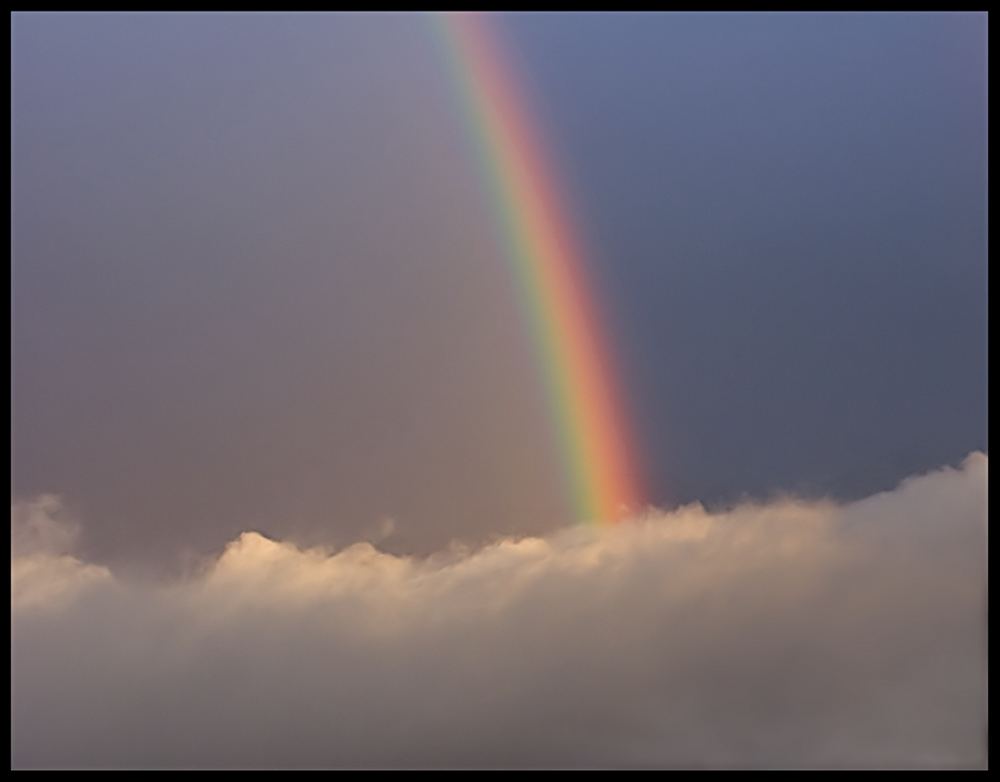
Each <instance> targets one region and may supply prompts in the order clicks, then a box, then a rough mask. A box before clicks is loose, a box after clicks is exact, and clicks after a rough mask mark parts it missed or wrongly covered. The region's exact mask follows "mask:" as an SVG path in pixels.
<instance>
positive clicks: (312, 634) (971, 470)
mask: <svg viewBox="0 0 1000 782" xmlns="http://www.w3.org/2000/svg"><path fill="white" fill-rule="evenodd" d="M987 466H988V460H987V457H986V456H985V455H983V454H980V453H975V454H972V455H970V456H969V457H968V458H967V459H966V460H965V461H964V462H963V463H962V465H961V466H960V467H959V468H958V469H952V468H945V469H942V470H939V471H937V472H934V473H931V474H928V475H924V476H920V477H915V478H911V479H909V480H907V481H905V482H904V483H903V484H901V485H900V486H899V487H898V488H896V489H895V490H894V491H891V492H887V493H883V494H879V495H876V496H872V497H869V498H867V499H865V500H862V501H859V502H855V503H851V504H845V505H837V504H833V503H815V502H809V503H805V502H800V501H796V500H793V499H784V500H776V501H773V502H770V503H767V504H747V505H742V506H738V507H735V508H733V509H732V510H730V511H727V512H721V513H714V514H710V513H708V512H706V511H705V510H704V509H703V508H701V507H700V506H697V505H694V506H688V507H684V508H681V509H679V510H676V511H674V512H671V513H660V512H649V513H647V514H646V515H645V516H643V517H641V518H638V519H635V520H634V521H632V522H630V523H627V524H623V525H620V526H618V527H614V528H611V529H601V530H596V529H587V528H573V529H566V530H563V531H560V532H558V533H555V534H552V535H550V536H548V537H544V538H526V539H520V540H502V541H498V542H496V543H495V544H493V545H489V546H486V547H484V548H481V549H478V550H474V551H467V550H461V549H458V548H454V549H452V550H449V551H446V552H442V553H441V554H438V555H436V556H434V557H431V558H429V559H415V558H406V557H398V556H392V555H388V554H385V553H382V552H380V551H378V550H377V549H376V548H374V547H373V546H371V545H370V544H367V543H365V544H358V545H355V546H352V547H350V548H347V549H344V550H341V551H336V552H331V551H325V550H320V549H310V550H301V549H299V548H297V547H296V546H294V545H292V544H289V543H283V542H279V541H273V540H268V539H267V538H265V537H263V536H261V535H259V534H256V533H253V532H248V533H245V534H243V535H241V536H240V537H239V538H238V539H237V540H235V541H233V542H232V543H231V544H230V545H229V546H228V547H227V548H226V550H225V552H224V553H223V554H222V555H221V556H220V557H218V558H217V559H216V560H214V561H211V562H209V563H206V565H205V566H204V568H203V569H202V570H201V571H200V572H198V573H197V574H195V575H192V576H190V577H188V578H185V579H183V580H179V581H175V582H173V583H170V584H166V585H164V584H159V585H156V584H149V583H147V584H142V583H136V582H133V581H130V580H125V579H122V578H120V577H116V576H115V575H114V574H112V573H111V572H109V571H108V570H107V569H105V568H103V567H100V566H98V565H95V564H91V563H86V562H83V561H80V560H79V559H77V558H74V557H73V555H72V544H73V527H72V525H71V524H67V522H66V521H65V520H64V519H63V518H62V516H64V510H63V509H62V507H61V505H60V504H59V502H58V500H57V499H56V498H54V497H42V498H39V499H38V500H35V501H33V502H28V503H17V504H15V505H14V506H13V507H12V552H13V553H12V561H11V611H12V634H13V638H12V652H13V662H12V684H13V693H12V708H13V721H14V722H13V744H12V764H13V766H15V767H38V766H42V767H65V766H73V767H106V768H108V767H182V768H193V767H219V766H223V767H241V768H247V767H282V768H300V767H371V766H374V767H394V766H421V767H428V766H429V767H454V766H476V767H480V766H501V767H532V766H535V767H537V766H541V767H573V766H577V767H578V766H583V767H588V766H597V767H608V766H611V767H649V766H657V767H664V766H665V767H737V766H738V767H742V766H751V767H843V766H847V767H982V766H985V765H986V717H987V705H986V673H987V668H986V570H987V562H986V546H985V544H986V535H987V530H986V499H987V492H986V473H987Z"/></svg>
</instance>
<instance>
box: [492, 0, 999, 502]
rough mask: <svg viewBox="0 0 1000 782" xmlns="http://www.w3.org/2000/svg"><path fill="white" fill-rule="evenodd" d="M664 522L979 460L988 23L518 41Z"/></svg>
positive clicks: (871, 20) (547, 36) (568, 29)
mask: <svg viewBox="0 0 1000 782" xmlns="http://www.w3.org/2000/svg"><path fill="white" fill-rule="evenodd" d="M510 28H511V29H512V31H513V33H514V40H515V41H516V43H517V47H518V51H519V52H520V53H521V54H522V55H523V58H524V63H523V69H524V71H525V72H527V73H530V74H531V75H532V77H533V85H532V86H533V87H534V91H535V99H536V101H538V102H539V103H540V104H541V105H542V106H543V107H544V112H545V118H546V121H547V123H548V124H549V128H548V130H549V134H550V135H551V136H552V138H554V139H557V140H558V145H559V149H558V153H559V155H560V157H561V159H562V163H563V167H564V168H565V169H566V176H567V178H568V180H569V182H571V183H572V185H571V186H570V187H569V188H568V190H569V192H570V193H572V195H573V197H574V198H575V199H576V207H577V209H578V213H579V215H580V222H581V224H582V225H583V226H584V230H586V232H587V235H588V237H589V239H590V245H589V246H590V247H591V248H596V250H595V251H593V252H592V259H593V261H594V262H595V264H599V265H600V271H601V273H602V279H603V281H604V285H605V287H606V289H607V290H609V291H612V297H613V300H614V303H615V306H616V307H617V312H616V315H617V323H616V327H617V329H618V334H619V336H618V338H617V339H616V341H615V344H617V345H619V346H621V348H622V349H623V350H624V351H627V356H628V361H629V364H630V371H631V376H632V378H633V380H632V382H630V383H629V384H628V387H629V388H631V389H632V391H633V393H634V394H635V397H634V399H635V404H636V409H638V410H641V411H642V412H641V414H640V415H639V418H640V420H641V421H642V424H643V425H642V431H643V432H644V434H645V438H646V447H647V448H649V449H650V451H649V452H650V455H651V458H650V459H649V460H648V463H649V465H650V467H651V470H652V476H651V478H652V485H653V486H655V487H656V489H657V499H659V500H661V501H663V500H667V499H669V500H673V501H680V502H686V501H690V500H693V499H704V500H706V501H713V500H722V499H734V498H736V497H738V496H740V495H742V494H743V493H749V494H752V495H766V494H768V493H770V492H774V491H778V490H795V491H800V492H808V493H824V494H826V493H832V494H834V495H836V496H852V497H856V496H860V495H863V494H866V493H869V492H872V491H875V490H880V489H886V488H890V487H891V486H892V485H893V484H894V482H895V481H898V480H899V479H900V478H902V477H903V476H905V475H907V474H909V473H911V472H914V471H918V470H922V469H927V468H930V467H932V466H934V465H935V464H939V463H944V462H951V461H953V460H955V459H958V458H961V457H962V456H963V455H964V454H965V453H967V452H968V451H969V450H970V449H973V448H985V447H986V269H987V257H986V187H987V182H986V176H987V174H986V171H987V166H986V162H987V158H986V152H987V147H986V73H987V61H986V21H985V16H983V15H974V14H965V15H955V14H952V15H939V14H912V15H894V14H815V15H793V14H746V15H744V14H711V15H700V14H664V15H645V14H631V15H614V14H591V15H580V16H576V17H573V18H571V19H570V18H567V17H565V16H562V15H557V14H551V15H543V16H536V15H530V16H529V15H525V16H519V17H517V18H515V19H513V20H512V22H511V24H510Z"/></svg>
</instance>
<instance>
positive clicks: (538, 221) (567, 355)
mask: <svg viewBox="0 0 1000 782" xmlns="http://www.w3.org/2000/svg"><path fill="white" fill-rule="evenodd" d="M432 18H433V19H434V20H435V25H436V28H437V29H438V31H439V32H440V33H441V35H442V38H443V40H444V42H445V49H446V51H447V52H448V54H449V57H450V61H451V65H452V70H453V71H454V73H455V74H456V75H457V77H458V80H459V82H460V92H461V95H462V100H463V103H464V110H465V113H466V114H467V115H468V120H469V122H470V123H471V127H472V128H473V134H474V136H475V137H476V140H477V144H478V148H479V151H480V155H481V165H482V168H483V171H484V178H485V180H486V182H487V183H488V189H489V191H490V192H489V194H490V198H491V200H492V202H493V204H494V208H495V210H496V213H497V219H498V221H499V223H500V224H501V226H502V231H503V234H504V236H505V243H506V245H507V247H506V251H507V253H506V254H507V256H508V258H509V260H510V263H511V266H512V267H513V275H514V277H515V285H516V287H517V289H518V290H519V296H520V298H521V304H522V306H523V308H524V311H525V313H526V317H527V320H528V322H529V324H530V326H529V327H530V330H531V333H532V338H533V341H534V342H535V344H536V353H537V357H538V362H539V364H540V371H541V374H542V376H543V378H544V383H545V388H546V395H547V398H548V404H549V406H550V408H551V412H552V415H553V418H554V420H555V424H556V430H557V435H556V436H557V438H558V441H559V450H560V453H561V454H562V458H563V461H564V465H565V470H566V474H567V480H568V485H569V491H570V494H571V498H572V505H573V509H574V513H575V515H576V517H577V520H578V521H581V522H592V523H601V522H612V521H615V520H617V519H620V518H622V517H623V516H624V515H626V514H627V513H630V512H633V511H636V510H638V508H639V505H640V503H641V502H642V496H641V492H640V488H639V485H640V481H639V478H638V474H637V471H636V467H637V460H636V459H635V453H636V450H635V448H634V446H633V440H632V437H631V434H630V432H629V429H628V425H627V418H626V416H625V415H624V410H625V407H624V405H623V400H622V397H621V395H620V393H619V390H618V389H617V388H616V387H615V383H614V380H615V377H616V375H615V373H614V372H613V371H612V361H611V354H610V352H609V349H608V344H607V342H606V340H605V333H604V330H603V329H602V320H601V318H600V317H599V313H598V309H597V306H596V304H595V300H594V297H593V295H592V293H591V288H590V286H589V285H588V280H587V275H586V265H585V263H584V260H583V256H582V254H581V252H580V249H579V247H578V246H577V244H576V242H575V238H576V237H575V235H574V232H573V230H572V226H571V224H570V222H569V220H568V219H567V216H566V210H565V208H564V202H563V199H562V198H561V197H560V193H559V191H558V188H557V187H556V179H555V177H554V176H553V173H552V167H551V165H550V164H549V160H548V158H547V157H546V155H545V154H544V147H543V146H542V143H541V140H540V138H539V133H538V128H537V127H536V126H535V125H534V124H533V123H532V122H531V118H532V116H533V114H532V112H531V111H530V110H529V107H528V104H527V103H526V100H525V97H524V95H523V94H520V93H519V91H518V90H517V79H515V78H514V72H513V69H512V66H511V63H510V62H508V61H506V60H505V59H504V57H503V56H502V51H501V47H500V46H499V45H498V40H497V38H496V36H495V34H494V31H493V30H492V29H491V26H490V22H489V20H488V18H487V17H486V16H485V15H482V14H472V13H439V14H432Z"/></svg>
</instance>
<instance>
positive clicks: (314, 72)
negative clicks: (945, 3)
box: [11, 13, 988, 767]
mask: <svg viewBox="0 0 1000 782" xmlns="http://www.w3.org/2000/svg"><path fill="white" fill-rule="evenodd" d="M485 25H486V27H487V28H488V29H489V30H490V32H491V35H492V36H493V39H494V40H495V41H496V42H497V50H498V51H499V52H500V58H501V60H502V62H503V63H504V64H505V67H506V68H507V69H509V74H510V78H511V82H512V83H513V84H514V85H515V89H516V92H517V93H518V95H519V96H520V97H519V101H517V102H515V103H514V105H515V106H518V107H519V108H520V111H521V113H522V115H523V116H522V119H524V121H525V123H526V125H528V126H530V127H531V128H532V129H533V130H534V131H535V133H536V134H537V137H538V138H539V139H541V141H542V143H541V145H540V149H541V150H542V151H543V155H542V157H543V158H544V162H545V163H546V164H547V166H548V169H549V171H550V174H551V181H552V183H553V187H554V190H553V192H555V193H556V195H557V200H558V202H559V205H560V206H561V208H562V210H563V212H564V213H565V215H566V217H567V219H566V225H567V226H569V231H570V233H571V234H572V237H573V239H574V241H575V244H576V246H577V247H578V248H579V249H580V253H579V257H578V258H577V259H576V263H577V266H576V267H574V268H576V269H578V270H582V271H581V274H582V273H584V272H585V274H584V276H585V277H586V278H587V279H588V280H589V285H590V293H591V295H592V297H593V299H594V300H595V302H596V303H597V304H598V305H599V312H600V318H599V319H595V326H596V328H597V329H598V330H599V334H600V337H601V339H602V341H603V342H602V344H603V345H604V346H605V348H606V353H607V358H608V359H609V363H608V364H607V366H608V367H612V368H613V372H614V378H612V380H613V381H614V383H615V384H616V386H617V388H618V391H619V396H618V398H617V400H616V402H617V404H616V412H617V413H618V415H619V416H620V420H621V421H622V422H623V424H622V425H623V427H625V426H627V428H628V429H629V431H630V433H631V440H630V443H631V448H632V451H633V453H632V457H633V459H634V463H635V467H636V470H635V472H636V475H635V479H636V482H637V484H638V485H640V486H641V487H642V496H641V498H640V499H641V500H642V505H641V507H639V508H634V509H630V510H631V511H633V515H634V518H633V519H632V520H631V521H627V522H624V523H622V524H617V525H611V524H601V525H581V524H578V523H575V522H576V521H577V519H576V518H575V517H574V503H573V497H572V490H571V489H570V488H568V480H567V464H566V461H567V458H566V453H565V451H564V450H562V448H561V445H562V444H561V443H560V440H559V434H558V428H557V426H556V425H555V423H554V421H555V420H556V419H557V418H558V414H559V409H558V408H559V405H554V403H553V398H552V396H551V394H550V393H549V392H547V386H546V382H547V378H548V377H549V376H548V375H546V371H547V369H548V367H546V366H545V364H546V362H545V361H544V360H543V361H541V362H540V359H539V356H540V355H544V354H540V348H539V341H540V339H539V332H538V329H537V328H536V325H533V322H532V321H531V319H530V318H529V317H528V316H527V315H526V305H525V288H524V280H523V278H519V277H518V275H517V274H516V273H515V272H514V266H513V264H512V260H511V250H510V246H509V244H508V243H507V242H505V228H504V225H505V224H504V222H503V220H504V217H503V214H502V209H500V208H499V207H498V202H497V201H496V191H495V190H491V186H493V185H494V183H493V182H491V180H490V175H489V174H488V173H487V172H486V170H485V169H484V165H483V164H484V153H483V149H484V147H483V146H482V144H483V138H482V137H478V133H479V131H477V130H476V125H475V123H474V122H473V121H472V118H471V114H470V104H469V103H468V102H467V101H463V94H462V85H463V83H465V84H471V85H472V94H473V95H475V96H477V97H478V98H479V99H480V100H485V101H486V104H488V105H492V104H490V101H489V99H488V98H484V96H487V95H489V93H488V91H487V90H486V89H485V82H484V81H483V80H482V79H479V78H478V77H477V72H476V70H475V67H474V65H473V63H472V61H471V60H469V59H465V60H463V59H462V58H461V57H458V58H457V59H456V56H455V52H454V51H449V43H448V40H447V34H445V35H444V36H443V35H442V27H441V25H440V23H439V22H438V21H436V20H435V19H434V18H433V17H431V16H430V15H426V14H423V15H420V14H377V15H376V14H322V15H307V14H169V15H166V14H24V13H21V14H15V15H14V17H13V20H12V34H11V43H12V80H11V88H12V90H11V91H12V123H11V127H12V149H11V162H12V186H11V199H12V230H13V236H12V254H13V263H12V308H13V316H12V326H13V336H12V349H13V360H12V389H13V397H14V398H13V403H12V427H13V434H12V457H13V468H12V504H11V533H12V559H11V568H12V570H11V577H12V632H13V636H14V638H13V640H12V653H13V656H14V658H15V662H14V663H13V664H12V687H13V694H12V708H13V714H14V739H13V743H12V764H14V765H17V766H36V767H37V766H76V767H79V766H89V767H141V766H144V765H153V766H170V767H178V766H179V767H193V766H201V765H205V766H238V767H253V766H268V767H315V766H323V767H328V766H338V767H342V766H365V767H370V766H413V765H417V766H480V765H490V766H602V767H606V766H613V767H648V766H657V767H662V766H668V767H691V766H696V767H705V766H712V767H733V766H735V767H745V766H754V767H774V766H795V767H802V766H891V767H898V766H907V767H911V766H914V767H926V766H942V765H943V766H949V767H952V766H954V767H978V766H983V765H985V758H986V754H985V753H986V750H985V721H986V707H985V699H984V692H985V682H986V666H985V576H986V562H985V555H984V553H983V552H984V550H985V540H986V519H985V507H986V473H987V463H988V456H987V452H988V443H987V435H986V418H987V401H986V400H987V380H986V371H987V361H986V348H987V336H986V325H987V314H986V313H987V293H986V281H987V254H986V250H987V248H986V219H987V214H986V204H987V200H986V197H987V135H986V132H987V119H986V118H987V87H986V73H987V20H986V15H985V14H976V13H954V14H870V13H869V14H764V13H757V14H735V13H734V14H688V13H683V14H681V13H672V14H609V13H602V14H596V13H595V14H556V13H551V14H504V15H494V16H491V17H490V18H489V19H488V20H486V22H485ZM452 43H454V41H452ZM480 75H481V74H480ZM463 79H466V80H467V81H466V82H463ZM473 102H474V101H473ZM501 170H502V167H501ZM515 195H516V196H519V197H518V198H514V199H513V201H512V202H511V203H513V204H514V206H513V207H512V209H513V211H514V213H516V212H517V210H518V207H519V206H520V207H523V208H524V209H525V211H527V208H526V207H524V202H525V197H526V196H527V195H529V194H527V193H525V192H523V191H522V192H520V193H515ZM542 262H543V263H544V262H545V258H544V257H543V258H542ZM543 303H545V302H544V301H543ZM544 309H545V308H544V307H543V310H544ZM559 352H560V351H559V350H557V351H555V353H556V354H558V353H559ZM571 385H572V384H571ZM817 617H823V618H822V619H818V618H817ZM761 628H767V631H766V632H761ZM112 639H113V640H112ZM71 651H72V655H73V656H72V659H70V658H69V657H67V655H69V654H70V652H71ZM193 715H200V716H197V718H193ZM178 725H183V728H178V727H177V726H178ZM247 737H251V738H253V741H246V738H247Z"/></svg>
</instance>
